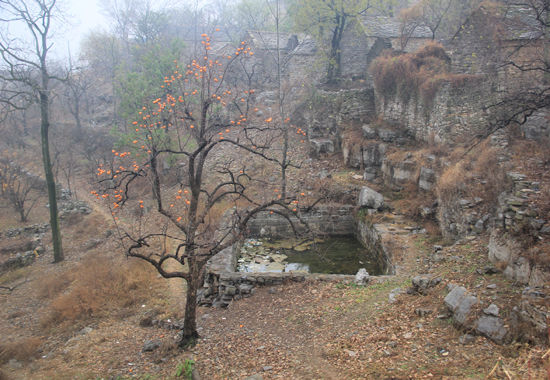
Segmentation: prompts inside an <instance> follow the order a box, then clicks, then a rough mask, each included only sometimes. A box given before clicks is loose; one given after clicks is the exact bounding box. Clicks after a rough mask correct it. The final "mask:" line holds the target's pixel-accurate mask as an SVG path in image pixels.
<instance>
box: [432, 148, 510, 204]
mask: <svg viewBox="0 0 550 380" xmlns="http://www.w3.org/2000/svg"><path fill="white" fill-rule="evenodd" d="M451 157H452V155H451ZM505 189H506V176H505V173H504V170H503V169H502V168H501V167H500V165H499V163H498V150H497V149H496V148H492V147H490V146H488V144H487V143H485V144H482V145H480V147H479V148H478V149H477V150H476V151H475V152H472V153H471V154H470V155H468V156H467V157H465V158H464V159H463V160H461V161H458V162H455V163H454V164H453V165H451V166H449V167H448V168H447V169H446V170H444V171H443V173H442V174H441V176H440V177H439V180H438V183H437V193H438V195H439V199H440V200H441V202H442V203H444V204H445V203H446V204H450V203H452V202H456V201H457V200H458V199H460V198H469V199H472V198H475V197H479V198H482V199H483V200H485V201H486V202H485V205H486V206H488V207H493V206H495V204H496V201H497V198H498V195H499V194H500V193H501V192H502V191H504V190H505Z"/></svg>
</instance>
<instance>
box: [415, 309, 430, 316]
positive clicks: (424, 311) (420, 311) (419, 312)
mask: <svg viewBox="0 0 550 380" xmlns="http://www.w3.org/2000/svg"><path fill="white" fill-rule="evenodd" d="M414 313H415V314H416V315H418V316H419V317H425V316H426V315H430V314H431V313H433V310H432V309H426V308H422V307H420V308H418V309H415V310H414Z"/></svg>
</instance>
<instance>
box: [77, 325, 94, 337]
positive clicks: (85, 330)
mask: <svg viewBox="0 0 550 380" xmlns="http://www.w3.org/2000/svg"><path fill="white" fill-rule="evenodd" d="M92 331H94V329H93V328H91V327H89V326H88V327H84V328H83V329H82V330H80V331H79V333H80V334H82V335H86V334H89V333H91V332H92Z"/></svg>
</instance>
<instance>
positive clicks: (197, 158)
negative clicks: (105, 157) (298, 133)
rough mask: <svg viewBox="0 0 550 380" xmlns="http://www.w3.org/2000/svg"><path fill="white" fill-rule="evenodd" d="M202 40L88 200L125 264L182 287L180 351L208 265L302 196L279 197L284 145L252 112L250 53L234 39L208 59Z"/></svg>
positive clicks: (206, 40)
mask: <svg viewBox="0 0 550 380" xmlns="http://www.w3.org/2000/svg"><path fill="white" fill-rule="evenodd" d="M201 42H202V50H203V51H202V53H203V54H201V56H200V57H195V59H194V60H191V62H189V64H187V65H179V64H177V63H175V68H174V70H173V71H172V72H171V73H170V74H169V75H167V76H165V77H164V83H163V84H162V85H161V89H162V91H163V95H162V96H160V97H158V98H156V99H153V100H152V101H151V102H150V103H149V104H148V105H146V106H143V107H142V108H141V109H139V111H138V112H137V114H136V115H135V116H136V119H135V120H134V121H133V122H132V128H133V131H134V132H133V133H134V135H133V137H132V138H133V139H132V140H131V142H130V143H129V144H128V145H129V146H127V147H125V148H124V149H119V150H113V154H114V156H113V157H114V159H113V160H112V161H110V162H108V163H107V162H106V163H104V164H102V165H101V166H100V167H99V168H98V172H97V174H98V176H99V178H100V183H101V184H102V189H101V191H98V192H97V191H95V192H93V193H94V194H95V195H96V196H97V198H98V199H104V200H105V201H106V202H107V204H108V206H109V208H110V209H111V212H112V214H113V218H114V221H115V222H116V224H117V226H118V228H119V231H120V234H121V237H122V242H123V243H124V245H125V247H126V254H127V255H128V256H131V257H137V258H139V259H142V260H145V261H147V262H149V263H150V264H151V265H153V266H154V267H155V268H156V270H157V271H158V272H159V273H160V274H161V275H162V276H163V277H165V278H182V279H184V280H185V281H186V283H187V290H186V306H185V318H184V326H183V332H182V339H181V341H180V342H179V344H180V346H186V345H188V344H192V343H193V342H194V340H195V339H196V338H197V337H198V333H197V328H196V321H195V317H196V304H197V291H198V290H199V289H200V287H201V286H202V281H203V272H204V267H205V264H206V262H207V261H208V259H210V258H211V257H212V256H214V255H215V254H217V253H219V252H220V251H222V250H223V249H226V248H228V247H231V246H232V245H233V244H234V243H235V242H236V241H237V240H238V239H241V238H242V237H243V236H244V234H245V231H246V225H247V223H248V221H249V220H250V219H251V218H253V216H254V215H255V214H257V213H259V212H269V213H276V214H279V215H282V216H284V217H286V218H287V220H289V222H290V223H291V224H292V223H293V222H292V221H293V220H295V218H294V219H292V218H291V216H292V215H294V216H297V217H298V219H300V217H299V211H298V207H297V204H298V202H299V199H298V198H299V197H302V196H303V195H305V194H303V193H302V194H300V195H297V196H290V195H288V194H289V192H288V191H287V190H286V188H287V185H286V178H287V177H286V176H285V174H284V173H285V172H286V170H289V168H291V167H292V163H291V162H290V160H289V158H288V157H286V158H285V159H284V160H281V159H280V157H281V154H282V152H286V150H288V146H287V147H286V148H285V147H284V146H283V147H281V145H280V144H281V142H282V139H283V140H284V133H285V132H284V131H281V129H280V128H278V127H276V126H277V125H279V121H278V115H277V114H276V113H274V114H273V115H266V114H261V113H260V112H258V111H259V109H258V108H256V107H254V106H253V101H254V98H255V90H254V89H251V88H249V87H248V83H247V82H248V79H249V78H250V76H249V75H247V72H248V70H249V69H250V67H251V64H250V62H248V61H249V60H250V58H251V56H252V55H253V54H254V53H253V52H252V51H251V49H250V47H248V46H247V45H246V43H245V42H244V41H243V42H242V43H241V44H240V45H239V47H238V48H236V50H235V51H232V52H231V53H230V54H227V53H226V54H225V55H221V54H213V53H212V52H211V41H210V37H209V36H208V35H206V34H203V35H202V41H201ZM243 79H246V80H244V83H243ZM260 114H261V116H260ZM286 121H288V120H286ZM281 122H282V123H285V120H283V121H281ZM272 126H275V127H272ZM285 154H286V153H285ZM279 169H280V170H279ZM262 172H263V173H266V172H267V173H269V175H268V176H267V178H266V176H265V175H258V173H262ZM222 215H224V217H222Z"/></svg>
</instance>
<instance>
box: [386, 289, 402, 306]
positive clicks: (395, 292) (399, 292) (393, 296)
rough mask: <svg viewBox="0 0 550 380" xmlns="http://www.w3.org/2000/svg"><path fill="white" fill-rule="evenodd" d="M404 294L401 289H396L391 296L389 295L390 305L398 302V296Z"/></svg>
mask: <svg viewBox="0 0 550 380" xmlns="http://www.w3.org/2000/svg"><path fill="white" fill-rule="evenodd" d="M400 294H403V290H402V289H401V288H395V289H392V291H391V292H390V294H389V295H388V301H389V303H396V302H397V298H396V297H397V296H398V295H400Z"/></svg>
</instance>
